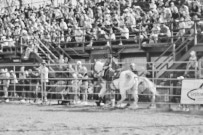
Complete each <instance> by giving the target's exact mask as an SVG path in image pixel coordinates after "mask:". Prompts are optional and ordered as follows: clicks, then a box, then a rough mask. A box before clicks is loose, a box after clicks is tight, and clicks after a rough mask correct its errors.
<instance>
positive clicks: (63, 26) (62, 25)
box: [60, 19, 68, 30]
mask: <svg viewBox="0 0 203 135" xmlns="http://www.w3.org/2000/svg"><path fill="white" fill-rule="evenodd" d="M60 28H61V29H62V30H67V29H68V26H67V24H66V22H64V19H61V23H60Z"/></svg>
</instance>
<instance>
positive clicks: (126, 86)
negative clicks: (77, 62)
mask: <svg viewBox="0 0 203 135" xmlns="http://www.w3.org/2000/svg"><path fill="white" fill-rule="evenodd" d="M103 66H104V63H102V62H101V61H96V62H95V65H94V70H95V72H96V73H97V76H98V77H102V76H103V72H104V71H103ZM102 80H103V81H102V83H101V86H102V88H101V90H100V93H99V97H100V98H103V97H104V95H105V93H106V90H107V89H106V80H104V79H102ZM141 83H142V85H143V88H144V90H148V91H150V92H151V93H152V100H151V102H152V103H151V105H150V107H151V108H152V107H153V108H154V107H155V104H154V103H155V97H156V95H158V93H157V91H156V85H155V84H154V83H153V82H152V81H150V80H149V79H148V78H146V77H138V76H137V75H135V74H134V73H133V72H132V71H130V70H126V71H122V72H121V73H120V76H119V78H118V79H115V80H113V81H112V82H111V84H110V88H111V89H112V90H116V89H118V90H120V94H121V100H120V101H118V103H117V106H121V103H122V102H123V101H124V100H125V99H126V93H127V92H131V94H132V96H133V98H134V103H133V106H131V108H138V105H137V102H138V92H139V89H138V86H139V84H141ZM112 105H114V103H112Z"/></svg>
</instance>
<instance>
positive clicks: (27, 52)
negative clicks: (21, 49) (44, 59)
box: [23, 42, 35, 60]
mask: <svg viewBox="0 0 203 135" xmlns="http://www.w3.org/2000/svg"><path fill="white" fill-rule="evenodd" d="M34 51H35V45H34V44H33V42H29V44H28V47H27V48H26V50H25V53H24V57H23V59H25V60H28V59H29V57H30V53H31V52H34Z"/></svg>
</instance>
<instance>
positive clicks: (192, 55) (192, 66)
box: [185, 51, 198, 76]
mask: <svg viewBox="0 0 203 135" xmlns="http://www.w3.org/2000/svg"><path fill="white" fill-rule="evenodd" d="M197 68H198V62H197V56H196V52H195V51H191V52H190V58H189V61H188V63H187V67H186V70H185V76H188V73H189V70H190V69H197Z"/></svg>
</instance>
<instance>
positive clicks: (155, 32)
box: [149, 24, 160, 43]
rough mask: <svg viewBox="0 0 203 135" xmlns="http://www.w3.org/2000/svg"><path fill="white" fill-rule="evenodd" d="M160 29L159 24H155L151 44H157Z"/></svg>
mask: <svg viewBox="0 0 203 135" xmlns="http://www.w3.org/2000/svg"><path fill="white" fill-rule="evenodd" d="M159 31H160V27H159V24H153V28H152V33H151V35H150V40H149V43H157V41H158V35H159Z"/></svg>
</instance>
